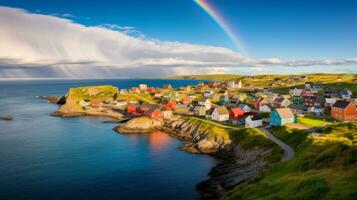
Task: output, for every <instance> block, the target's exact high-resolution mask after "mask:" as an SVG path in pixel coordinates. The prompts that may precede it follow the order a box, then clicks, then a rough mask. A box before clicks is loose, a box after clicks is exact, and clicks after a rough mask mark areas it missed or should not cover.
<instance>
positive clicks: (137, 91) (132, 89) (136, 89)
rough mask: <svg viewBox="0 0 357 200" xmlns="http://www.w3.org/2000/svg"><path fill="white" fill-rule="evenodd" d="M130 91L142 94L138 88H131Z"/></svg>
mask: <svg viewBox="0 0 357 200" xmlns="http://www.w3.org/2000/svg"><path fill="white" fill-rule="evenodd" d="M130 91H131V92H136V93H140V89H139V88H138V87H131V89H130Z"/></svg>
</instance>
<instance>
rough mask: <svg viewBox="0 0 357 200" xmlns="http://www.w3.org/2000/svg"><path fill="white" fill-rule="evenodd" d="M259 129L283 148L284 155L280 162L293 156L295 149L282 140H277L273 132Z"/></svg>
mask: <svg viewBox="0 0 357 200" xmlns="http://www.w3.org/2000/svg"><path fill="white" fill-rule="evenodd" d="M260 130H261V131H263V132H264V133H265V135H266V136H268V138H269V139H270V140H271V141H273V142H274V143H275V144H277V145H279V146H280V147H281V148H282V149H283V150H284V155H283V157H282V159H281V161H282V162H285V161H288V160H290V159H292V158H293V157H294V155H295V151H294V149H293V148H291V147H290V146H289V145H287V144H286V143H284V142H283V141H281V140H279V139H278V138H277V137H275V136H274V135H273V134H271V133H270V131H268V130H267V129H265V128H260Z"/></svg>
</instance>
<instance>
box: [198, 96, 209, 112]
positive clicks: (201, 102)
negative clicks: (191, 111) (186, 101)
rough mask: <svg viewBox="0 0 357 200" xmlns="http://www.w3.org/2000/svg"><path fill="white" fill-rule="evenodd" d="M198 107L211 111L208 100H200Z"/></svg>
mask: <svg viewBox="0 0 357 200" xmlns="http://www.w3.org/2000/svg"><path fill="white" fill-rule="evenodd" d="M198 105H200V106H204V107H206V110H209V109H211V101H210V100H209V99H208V98H202V99H200V100H199V101H198Z"/></svg>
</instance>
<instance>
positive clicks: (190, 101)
mask: <svg viewBox="0 0 357 200" xmlns="http://www.w3.org/2000/svg"><path fill="white" fill-rule="evenodd" d="M182 103H183V104H191V103H192V99H191V98H190V97H188V96H185V97H184V98H183V99H182Z"/></svg>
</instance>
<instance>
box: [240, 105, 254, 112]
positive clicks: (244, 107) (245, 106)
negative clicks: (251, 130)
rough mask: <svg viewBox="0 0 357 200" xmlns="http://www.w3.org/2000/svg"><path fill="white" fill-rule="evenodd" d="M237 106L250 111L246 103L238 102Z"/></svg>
mask: <svg viewBox="0 0 357 200" xmlns="http://www.w3.org/2000/svg"><path fill="white" fill-rule="evenodd" d="M238 107H239V108H241V109H242V110H243V111H244V112H245V113H247V112H250V110H251V109H250V107H249V106H248V105H247V104H243V103H241V104H239V105H238Z"/></svg>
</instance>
